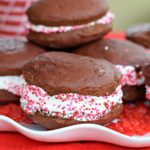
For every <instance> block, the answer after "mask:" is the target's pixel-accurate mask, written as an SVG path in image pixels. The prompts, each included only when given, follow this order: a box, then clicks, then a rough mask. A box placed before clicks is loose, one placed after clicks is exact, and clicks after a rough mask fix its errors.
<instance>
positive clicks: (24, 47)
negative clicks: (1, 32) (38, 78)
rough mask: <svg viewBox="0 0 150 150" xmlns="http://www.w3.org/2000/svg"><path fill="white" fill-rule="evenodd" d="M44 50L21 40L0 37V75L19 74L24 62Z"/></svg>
mask: <svg viewBox="0 0 150 150" xmlns="http://www.w3.org/2000/svg"><path fill="white" fill-rule="evenodd" d="M44 52H45V50H44V49H42V48H40V47H37V46H35V45H33V44H31V43H26V42H23V41H21V40H14V39H0V75H1V76H3V75H20V74H21V73H22V69H23V67H24V65H25V64H27V63H28V62H29V61H30V60H31V59H33V58H34V57H35V56H37V55H39V54H42V53H44Z"/></svg>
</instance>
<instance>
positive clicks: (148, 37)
mask: <svg viewBox="0 0 150 150" xmlns="http://www.w3.org/2000/svg"><path fill="white" fill-rule="evenodd" d="M126 37H127V39H129V40H131V41H133V42H135V43H138V44H140V45H143V46H144V47H146V48H150V23H146V24H139V25H134V26H132V27H129V28H128V29H127V31H126Z"/></svg>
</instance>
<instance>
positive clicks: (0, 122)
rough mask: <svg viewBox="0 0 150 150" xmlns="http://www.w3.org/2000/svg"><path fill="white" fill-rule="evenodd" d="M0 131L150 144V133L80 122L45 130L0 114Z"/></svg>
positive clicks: (53, 138)
mask: <svg viewBox="0 0 150 150" xmlns="http://www.w3.org/2000/svg"><path fill="white" fill-rule="evenodd" d="M0 131H17V132H20V133H21V134H23V135H25V136H27V137H29V138H31V139H34V140H38V141H43V142H71V141H101V142H107V143H112V144H117V145H121V146H127V147H147V146H150V134H147V135H145V136H137V137H135V136H134V137H130V136H126V135H123V134H121V133H118V132H116V131H113V130H111V129H108V128H106V127H103V126H99V125H96V124H81V125H74V126H70V127H66V128H61V129H57V130H51V131H47V130H45V129H44V128H41V127H39V126H37V125H29V124H19V123H17V122H15V121H14V120H12V119H10V118H8V117H5V116H2V115H0Z"/></svg>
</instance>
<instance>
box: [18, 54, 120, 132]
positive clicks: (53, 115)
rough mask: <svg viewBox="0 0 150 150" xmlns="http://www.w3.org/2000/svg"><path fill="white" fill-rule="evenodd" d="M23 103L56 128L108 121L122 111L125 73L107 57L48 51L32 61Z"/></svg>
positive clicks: (26, 70) (26, 72)
mask: <svg viewBox="0 0 150 150" xmlns="http://www.w3.org/2000/svg"><path fill="white" fill-rule="evenodd" d="M23 76H24V79H25V82H26V85H25V86H24V88H23V92H22V97H21V100H20V101H21V106H22V108H23V110H24V111H25V113H26V114H27V115H28V116H29V117H30V118H31V119H32V120H33V121H34V122H35V123H37V124H39V125H41V126H43V127H46V128H48V129H56V128H61V127H65V126H70V125H75V124H80V123H96V124H100V125H104V124H107V123H109V122H111V121H112V120H113V119H115V118H116V117H118V115H119V114H120V113H121V110H122V90H121V85H120V79H121V74H120V73H119V71H118V70H117V69H116V67H115V66H114V65H113V64H111V63H109V62H107V61H105V60H103V59H99V60H97V59H93V58H90V57H84V56H79V55H75V54H69V53H64V52H48V53H45V54H42V55H39V56H37V57H35V58H34V59H33V60H32V61H31V62H30V63H28V64H27V65H26V66H25V68H24V70H23Z"/></svg>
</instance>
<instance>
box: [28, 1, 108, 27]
mask: <svg viewBox="0 0 150 150" xmlns="http://www.w3.org/2000/svg"><path fill="white" fill-rule="evenodd" d="M107 11H108V5H107V1H106V0H86V2H85V1H84V0H39V1H38V2H36V3H34V4H33V5H32V6H31V7H30V8H29V10H28V11H27V15H28V17H29V20H30V22H32V23H34V24H43V25H46V26H66V25H78V24H85V23H88V22H91V21H94V20H97V19H99V18H101V17H102V16H104V15H105V14H106V13H107Z"/></svg>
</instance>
